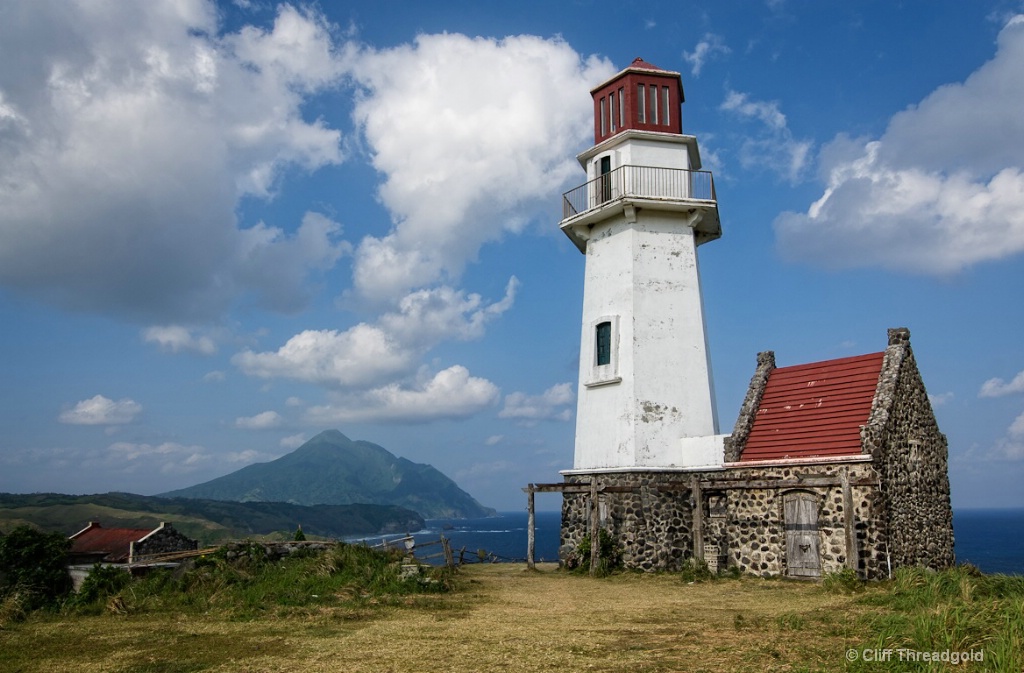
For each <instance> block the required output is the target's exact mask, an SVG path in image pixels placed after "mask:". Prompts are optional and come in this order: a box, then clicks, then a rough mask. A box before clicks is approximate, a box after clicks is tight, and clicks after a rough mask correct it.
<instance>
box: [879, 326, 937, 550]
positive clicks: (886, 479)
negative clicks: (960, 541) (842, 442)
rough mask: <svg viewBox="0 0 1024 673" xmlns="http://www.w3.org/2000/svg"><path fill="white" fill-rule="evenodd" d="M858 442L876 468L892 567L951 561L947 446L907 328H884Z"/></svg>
mask: <svg viewBox="0 0 1024 673" xmlns="http://www.w3.org/2000/svg"><path fill="white" fill-rule="evenodd" d="M861 441H862V444H863V445H864V447H865V451H866V452H868V453H870V454H871V455H872V456H874V458H875V462H876V463H877V464H878V465H879V473H880V477H881V484H882V489H881V491H882V501H883V508H884V511H885V519H886V521H887V525H888V535H889V538H890V549H889V551H890V554H891V561H892V565H893V567H894V568H895V567H899V566H909V565H923V566H926V567H930V568H935V569H939V568H945V567H948V566H950V565H952V564H953V563H954V561H955V558H954V552H953V510H952V506H951V504H950V495H949V471H948V469H949V468H948V445H947V442H946V437H945V435H943V434H942V433H941V432H939V427H938V424H937V423H936V420H935V414H934V412H933V411H932V407H931V403H930V402H929V400H928V393H927V390H926V389H925V386H924V382H923V380H922V378H921V374H920V371H919V370H918V368H917V362H916V360H915V358H914V353H913V351H912V350H911V348H910V331H909V330H907V329H905V328H898V329H891V330H889V346H888V347H887V348H886V352H885V359H884V360H883V362H882V373H881V376H880V385H879V387H878V391H877V392H876V394H875V400H874V402H873V403H872V411H871V415H870V417H869V419H868V423H867V425H865V426H864V427H863V428H862V429H861Z"/></svg>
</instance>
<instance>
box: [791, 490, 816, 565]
mask: <svg viewBox="0 0 1024 673" xmlns="http://www.w3.org/2000/svg"><path fill="white" fill-rule="evenodd" d="M782 505H783V509H784V516H785V521H784V524H785V529H786V574H787V575H790V576H792V577H820V576H821V555H820V554H819V552H818V544H819V538H818V499H817V498H816V497H815V496H814V494H813V493H805V492H800V491H797V492H793V493H787V494H786V495H785V496H783V499H782Z"/></svg>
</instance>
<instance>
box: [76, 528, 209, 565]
mask: <svg viewBox="0 0 1024 673" xmlns="http://www.w3.org/2000/svg"><path fill="white" fill-rule="evenodd" d="M70 539H71V550H70V551H69V552H68V561H69V564H70V565H84V564H90V565H91V564H94V563H125V564H132V563H137V562H140V561H144V560H145V559H146V557H150V556H154V555H158V554H168V553H173V552H179V551H192V550H195V549H197V548H198V547H199V543H198V542H196V541H195V540H193V539H191V538H189V537H186V536H185V535H182V534H181V533H180V532H178V531H177V530H176V529H175V528H174V526H173V525H172V524H170V523H161V524H160V525H159V526H157V527H156V528H104V527H103V526H101V525H100V524H99V522H97V521H90V522H89V525H88V526H86V527H85V528H83V529H82V530H80V531H78V532H77V533H75V534H74V535H72V536H71V538H70Z"/></svg>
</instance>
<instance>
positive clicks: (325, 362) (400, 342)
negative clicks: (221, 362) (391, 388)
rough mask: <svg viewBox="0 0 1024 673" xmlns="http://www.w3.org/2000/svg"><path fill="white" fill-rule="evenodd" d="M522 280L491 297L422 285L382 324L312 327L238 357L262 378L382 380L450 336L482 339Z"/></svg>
mask: <svg viewBox="0 0 1024 673" xmlns="http://www.w3.org/2000/svg"><path fill="white" fill-rule="evenodd" d="M518 285H519V281H518V280H516V278H515V277H512V278H510V279H509V281H508V284H507V286H506V288H505V296H504V297H503V298H502V299H501V300H499V301H496V302H493V303H485V302H484V301H483V299H482V298H481V297H480V295H478V294H466V293H465V292H464V291H462V290H455V289H452V288H450V287H447V286H441V287H436V288H430V289H423V290H416V291H414V292H411V293H410V294H408V295H406V296H405V297H404V298H402V299H401V300H399V301H398V304H397V310H395V311H392V312H389V313H385V314H384V315H382V316H381V317H380V318H379V320H378V324H376V325H370V324H367V323H359V324H358V325H356V326H354V327H352V328H350V329H348V330H345V331H344V332H340V331H337V330H306V331H304V332H301V333H299V334H297V335H295V336H293V337H292V338H291V339H289V340H288V342H287V343H285V344H284V345H283V346H281V348H279V349H278V350H277V351H276V352H263V353H256V352H253V351H251V350H247V351H243V352H241V353H238V354H237V355H235V356H234V357H233V358H232V362H233V363H234V364H235V365H236V366H237V367H238V368H239V369H241V370H242V371H243V372H244V373H246V374H248V375H250V376H257V377H261V378H290V379H297V380H300V381H305V382H308V383H316V384H320V385H325V386H328V387H335V388H337V387H342V388H344V387H366V386H371V387H372V386H379V385H380V384H382V383H384V382H386V381H388V380H390V379H393V378H394V377H396V376H403V375H405V374H408V373H410V372H412V371H413V370H414V369H415V368H416V365H417V360H418V358H419V357H420V356H421V355H422V354H424V353H425V352H426V351H428V350H429V349H430V348H432V347H434V346H436V345H437V344H438V343H440V342H441V341H445V340H447V339H458V340H463V341H465V340H470V339H478V338H480V337H481V336H483V334H484V328H485V326H486V324H487V323H488V322H490V321H491V320H493V319H495V318H496V317H498V316H500V315H501V314H502V313H504V312H505V311H507V310H508V309H509V308H510V307H511V306H512V304H513V303H514V301H515V293H516V288H517V287H518Z"/></svg>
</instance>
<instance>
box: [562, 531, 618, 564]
mask: <svg viewBox="0 0 1024 673" xmlns="http://www.w3.org/2000/svg"><path fill="white" fill-rule="evenodd" d="M597 540H598V544H599V545H600V547H599V548H598V567H597V572H598V573H599V574H606V573H609V572H611V571H613V570H618V569H619V568H621V567H622V548H621V547H620V546H619V545H618V543H617V542H616V541H615V538H613V537H612V536H611V533H609V532H608V531H606V530H605V529H604V528H602V529H600V530H599V531H598V534H597ZM565 567H566V568H568V569H569V570H577V571H580V572H590V536H589V535H584V536H583V539H581V540H580V543H579V544H578V545H577V546H576V550H575V551H574V552H572V553H571V554H570V555H569V556H568V558H566V560H565Z"/></svg>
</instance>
